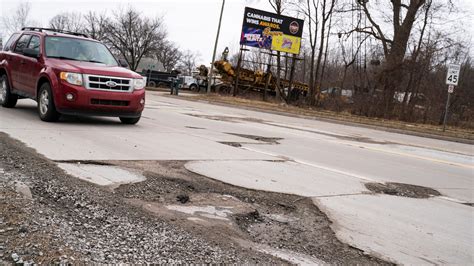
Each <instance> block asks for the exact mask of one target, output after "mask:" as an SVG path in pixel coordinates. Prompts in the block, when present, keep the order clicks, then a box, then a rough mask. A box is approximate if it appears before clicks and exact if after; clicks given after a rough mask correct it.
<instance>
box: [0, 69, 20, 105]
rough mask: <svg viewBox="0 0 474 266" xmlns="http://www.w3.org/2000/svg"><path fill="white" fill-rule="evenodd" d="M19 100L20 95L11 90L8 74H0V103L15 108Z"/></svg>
mask: <svg viewBox="0 0 474 266" xmlns="http://www.w3.org/2000/svg"><path fill="white" fill-rule="evenodd" d="M17 101H18V96H17V95H15V94H12V93H11V91H10V85H9V83H8V77H7V75H5V74H4V75H2V76H0V105H1V106H3V107H6V108H13V107H15V105H16V102H17Z"/></svg>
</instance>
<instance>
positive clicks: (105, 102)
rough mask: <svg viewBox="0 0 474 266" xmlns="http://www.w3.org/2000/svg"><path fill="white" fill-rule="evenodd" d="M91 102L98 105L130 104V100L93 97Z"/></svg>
mask: <svg viewBox="0 0 474 266" xmlns="http://www.w3.org/2000/svg"><path fill="white" fill-rule="evenodd" d="M91 104H97V105H112V106H128V104H129V102H128V101H116V100H101V99H91Z"/></svg>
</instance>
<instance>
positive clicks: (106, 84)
mask: <svg viewBox="0 0 474 266" xmlns="http://www.w3.org/2000/svg"><path fill="white" fill-rule="evenodd" d="M84 79H85V86H86V89H89V90H103V91H116V92H131V91H132V89H133V87H132V86H133V85H132V79H129V78H119V77H108V76H97V75H84Z"/></svg>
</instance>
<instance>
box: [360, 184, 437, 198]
mask: <svg viewBox="0 0 474 266" xmlns="http://www.w3.org/2000/svg"><path fill="white" fill-rule="evenodd" d="M365 187H366V188H367V189H368V190H370V191H372V192H374V193H378V194H387V195H393V196H399V197H408V198H418V199H424V198H429V197H433V196H441V193H439V192H438V191H437V190H435V189H432V188H429V187H422V186H416V185H409V184H403V183H392V182H389V183H385V184H381V183H366V184H365Z"/></svg>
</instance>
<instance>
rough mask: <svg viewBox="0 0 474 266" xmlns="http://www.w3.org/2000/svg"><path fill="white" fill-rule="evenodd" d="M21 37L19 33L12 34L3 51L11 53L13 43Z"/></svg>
mask: <svg viewBox="0 0 474 266" xmlns="http://www.w3.org/2000/svg"><path fill="white" fill-rule="evenodd" d="M19 35H20V34H19V33H14V34H12V36H11V37H10V39H8V41H7V43H6V44H5V46H3V51H10V50H11V47H12V45H13V43H14V42H15V41H16V39H17V38H18V36H19Z"/></svg>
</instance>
